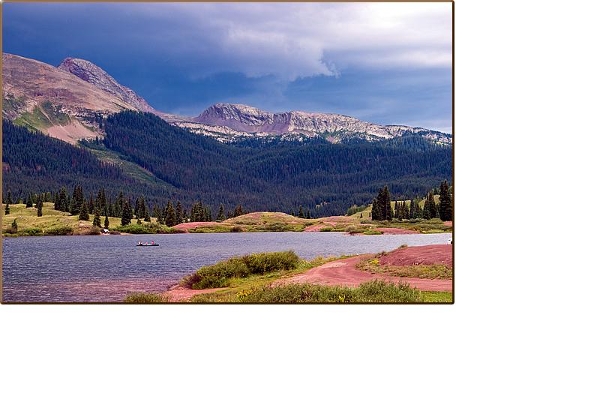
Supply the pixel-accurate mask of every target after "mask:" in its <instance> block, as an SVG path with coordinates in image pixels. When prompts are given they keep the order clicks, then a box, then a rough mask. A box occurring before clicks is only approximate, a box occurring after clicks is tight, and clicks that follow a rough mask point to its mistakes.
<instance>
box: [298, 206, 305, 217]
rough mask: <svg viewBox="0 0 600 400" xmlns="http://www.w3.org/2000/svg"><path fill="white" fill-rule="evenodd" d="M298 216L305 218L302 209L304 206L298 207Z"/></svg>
mask: <svg viewBox="0 0 600 400" xmlns="http://www.w3.org/2000/svg"><path fill="white" fill-rule="evenodd" d="M298 218H304V211H303V210H302V206H300V207H298Z"/></svg>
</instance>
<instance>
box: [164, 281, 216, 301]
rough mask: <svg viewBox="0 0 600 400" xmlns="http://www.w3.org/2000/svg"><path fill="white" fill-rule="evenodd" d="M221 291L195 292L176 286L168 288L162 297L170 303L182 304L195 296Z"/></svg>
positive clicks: (205, 290) (201, 290)
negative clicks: (165, 297)
mask: <svg viewBox="0 0 600 400" xmlns="http://www.w3.org/2000/svg"><path fill="white" fill-rule="evenodd" d="M222 289H223V288H216V289H200V290H195V289H188V288H186V287H183V286H179V285H176V286H173V287H171V288H169V290H167V291H166V292H165V293H163V295H165V296H167V299H168V300H169V302H171V303H183V302H186V301H188V300H189V299H191V298H192V297H194V296H195V295H197V294H203V293H213V292H216V291H218V290H222Z"/></svg>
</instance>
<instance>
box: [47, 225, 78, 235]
mask: <svg viewBox="0 0 600 400" xmlns="http://www.w3.org/2000/svg"><path fill="white" fill-rule="evenodd" d="M72 234H73V228H71V227H70V226H59V227H56V228H50V229H48V230H47V231H46V235H51V236H62V235H72Z"/></svg>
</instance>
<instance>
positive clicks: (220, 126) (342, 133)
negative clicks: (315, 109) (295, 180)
mask: <svg viewBox="0 0 600 400" xmlns="http://www.w3.org/2000/svg"><path fill="white" fill-rule="evenodd" d="M192 121H193V122H188V123H186V124H182V126H186V127H188V128H190V129H192V130H194V131H195V132H197V133H204V134H208V135H211V136H215V137H217V138H220V139H221V140H223V141H231V140H235V138H236V137H253V136H254V137H265V136H280V137H283V138H286V139H291V140H293V138H294V137H296V138H298V139H301V138H303V137H316V136H321V137H324V138H326V139H327V140H329V141H331V142H340V141H343V140H348V139H362V140H367V141H377V140H385V139H391V138H394V137H398V136H402V135H405V134H417V135H420V136H423V137H425V138H426V139H428V140H430V141H432V142H436V143H444V144H450V143H451V142H452V136H451V135H448V134H445V133H442V132H437V131H431V130H428V129H423V128H413V127H409V126H404V125H377V124H373V123H370V122H364V121H361V120H359V119H356V118H353V117H348V116H345V115H340V114H325V113H311V112H303V111H289V112H283V113H270V112H267V111H263V110H260V109H258V108H254V107H250V106H247V105H243V104H227V103H218V104H215V105H212V106H210V107H209V108H208V109H206V110H205V111H204V112H203V113H202V114H200V115H199V116H198V117H196V118H193V119H192Z"/></svg>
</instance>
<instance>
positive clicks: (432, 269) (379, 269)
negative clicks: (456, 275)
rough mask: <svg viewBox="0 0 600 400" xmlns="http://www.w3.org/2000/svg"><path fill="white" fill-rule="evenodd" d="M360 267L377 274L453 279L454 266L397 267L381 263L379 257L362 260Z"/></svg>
mask: <svg viewBox="0 0 600 400" xmlns="http://www.w3.org/2000/svg"><path fill="white" fill-rule="evenodd" d="M357 268H358V269H360V270H363V271H367V272H372V273H376V274H386V275H391V276H399V277H403V278H422V279H452V268H448V267H447V266H445V265H439V264H436V265H408V266H402V267H397V266H393V265H385V266H383V265H379V258H373V259H371V260H367V261H364V262H362V263H361V264H360V265H358V266H357Z"/></svg>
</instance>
